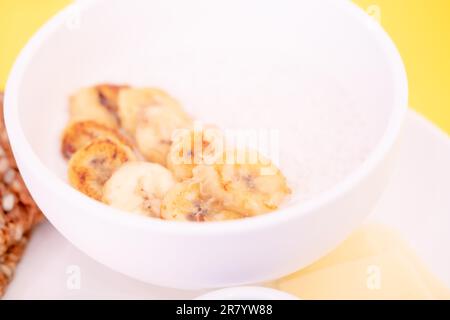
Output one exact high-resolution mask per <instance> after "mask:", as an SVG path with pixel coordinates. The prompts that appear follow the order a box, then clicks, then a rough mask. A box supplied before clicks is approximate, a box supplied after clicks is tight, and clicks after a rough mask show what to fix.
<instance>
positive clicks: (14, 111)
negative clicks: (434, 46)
mask: <svg viewBox="0 0 450 320" xmlns="http://www.w3.org/2000/svg"><path fill="white" fill-rule="evenodd" d="M102 1H106V0H91V1H78V2H76V3H73V4H70V5H69V6H67V7H66V8H64V9H63V10H61V11H60V12H59V13H57V14H56V15H55V16H54V17H53V18H51V19H50V20H49V21H48V22H47V23H45V24H44V25H43V26H42V27H41V28H40V29H39V30H38V31H37V32H36V33H35V34H34V36H33V37H32V38H31V40H30V41H29V42H28V43H27V44H26V46H25V47H24V48H23V49H22V51H21V52H20V54H19V56H18V58H17V59H16V61H15V63H14V65H13V68H12V69H11V72H10V75H9V79H8V81H7V85H6V90H5V101H4V103H5V107H4V114H5V119H6V128H7V132H8V134H9V136H10V137H11V146H12V149H13V152H14V154H15V155H16V158H20V159H21V160H20V161H19V162H20V163H19V165H22V166H24V167H27V169H29V170H33V171H35V172H39V175H40V176H41V183H43V184H45V186H46V187H47V189H48V190H52V192H53V195H54V196H55V197H61V198H63V199H65V200H66V201H67V203H68V204H69V205H73V206H74V207H77V208H79V209H80V210H82V211H83V212H86V213H87V214H89V215H92V216H96V218H98V219H103V220H105V221H108V222H111V223H120V224H123V225H127V226H129V227H132V228H139V229H140V228H144V229H151V230H158V232H164V233H170V234H186V235H190V234H196V235H203V234H206V235H207V234H216V235H217V234H230V233H240V232H244V231H250V230H256V229H261V228H263V229H264V228H269V227H273V226H274V225H277V224H280V223H284V222H286V221H290V220H291V219H293V218H295V217H299V216H304V215H309V214H313V213H314V212H315V211H317V210H318V209H320V208H322V207H324V206H325V205H326V204H329V203H332V202H334V201H336V200H337V199H339V198H340V197H342V196H344V195H345V194H347V193H348V192H349V191H351V190H352V189H353V188H354V187H355V186H357V185H358V184H359V183H360V182H361V181H362V180H364V178H365V177H366V176H368V175H369V174H370V173H371V172H372V171H373V170H374V169H375V168H376V166H377V165H378V164H380V163H381V162H382V160H383V159H384V157H385V155H386V154H387V153H388V152H389V151H390V150H391V149H392V147H393V145H394V143H395V141H396V140H397V137H398V136H399V135H400V131H401V127H402V123H403V120H404V119H405V116H406V111H407V109H408V81H407V76H406V71H405V67H404V64H403V61H402V59H401V57H400V54H399V52H398V50H397V48H396V46H395V44H394V43H393V42H392V40H391V39H390V38H389V36H388V35H387V33H386V32H385V31H384V30H383V28H382V27H381V26H380V24H379V23H378V22H377V21H375V19H373V18H372V17H370V16H369V15H367V14H366V13H364V11H363V10H362V9H360V8H359V7H358V6H357V5H356V4H354V3H352V2H350V1H331V2H327V5H334V6H336V7H338V8H339V9H340V10H341V11H342V12H344V13H345V14H347V15H348V16H349V17H351V18H353V19H355V20H356V21H357V22H358V23H360V24H361V26H362V27H364V28H366V29H367V31H368V33H369V34H371V35H372V36H373V37H374V41H377V42H378V44H379V46H380V49H381V50H382V52H383V55H384V56H385V57H386V59H387V62H388V64H389V66H390V68H391V70H392V73H393V82H394V89H393V91H394V93H395V97H394V103H393V108H392V112H391V115H390V118H389V121H388V123H387V126H386V129H385V130H384V133H383V135H382V137H381V138H380V139H379V141H378V142H377V145H376V146H375V147H374V148H373V149H372V150H371V151H370V153H369V154H368V156H367V159H366V160H365V161H364V162H363V163H362V164H360V165H359V167H357V168H356V169H355V170H353V171H352V172H351V173H350V174H348V175H347V176H345V177H344V178H343V179H342V180H341V181H339V182H337V183H336V184H335V185H334V186H332V187H331V188H329V189H327V190H325V191H323V192H321V193H319V194H318V195H317V196H314V197H312V198H311V199H308V200H305V202H302V203H300V204H298V205H292V206H289V207H285V208H280V209H278V210H276V211H275V212H273V213H269V214H264V215H260V216H256V217H251V218H248V219H238V220H231V221H220V222H207V223H187V222H180V221H165V220H159V219H149V218H148V217H144V216H139V215H134V214H130V213H126V214H125V212H123V211H121V210H119V209H115V208H112V207H108V206H107V205H105V204H102V203H100V202H98V201H95V200H93V199H90V198H89V197H87V196H85V195H83V194H82V193H80V192H79V191H77V190H75V189H73V188H72V187H71V186H69V185H68V184H67V183H66V182H65V181H63V180H62V179H61V178H59V177H58V176H57V175H56V174H55V173H54V172H53V171H51V170H50V169H49V168H48V167H47V166H46V165H44V164H43V163H42V161H41V160H40V159H39V158H38V156H37V155H36V154H35V153H34V151H33V149H32V147H31V145H30V143H29V142H28V141H27V138H26V137H25V134H24V132H23V130H22V127H21V123H20V117H19V108H17V107H16V106H17V105H18V96H19V94H18V93H19V92H20V85H21V82H22V78H23V75H24V73H25V71H26V69H27V66H28V64H29V63H30V61H31V59H32V58H33V56H34V53H35V52H36V51H38V50H39V49H40V47H41V45H43V43H44V41H45V40H46V39H47V38H48V37H49V36H51V35H52V34H53V32H55V31H56V30H57V29H58V28H60V27H63V25H64V23H65V21H67V20H66V19H67V17H68V15H70V14H71V13H72V10H73V9H74V7H75V6H76V9H77V10H81V11H80V12H83V11H84V10H88V9H89V8H90V7H91V6H94V5H97V4H98V3H100V2H102ZM19 154H20V155H21V156H20V157H17V155H19ZM24 179H25V182H27V181H26V177H24ZM30 192H31V193H32V190H30ZM49 220H50V221H52V219H51V218H50V219H49Z"/></svg>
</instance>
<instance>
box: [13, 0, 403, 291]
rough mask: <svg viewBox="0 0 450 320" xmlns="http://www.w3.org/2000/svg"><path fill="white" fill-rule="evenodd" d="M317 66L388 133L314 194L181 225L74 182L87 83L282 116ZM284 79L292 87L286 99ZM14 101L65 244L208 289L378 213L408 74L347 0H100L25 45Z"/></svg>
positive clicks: (27, 167) (29, 172)
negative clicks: (71, 101)
mask: <svg viewBox="0 0 450 320" xmlns="http://www.w3.org/2000/svg"><path fill="white" fill-rule="evenodd" d="M267 74H270V76H267ZM261 75H266V76H263V77H262V76H261ZM317 75H327V76H330V75H332V76H333V77H334V78H336V79H338V81H339V83H340V85H341V86H344V87H346V88H348V89H349V90H351V91H352V92H353V99H354V101H353V102H354V103H355V104H357V105H358V106H360V107H361V108H363V109H362V110H364V111H367V112H371V113H373V114H374V118H373V121H374V123H377V124H379V125H378V128H379V132H377V135H378V136H379V139H378V140H377V143H376V145H375V147H373V149H372V150H371V151H370V154H369V156H368V157H367V159H366V160H365V161H364V162H363V163H362V164H361V165H360V166H359V167H358V168H357V169H356V170H355V171H354V172H352V173H351V174H349V175H348V176H347V177H346V178H345V179H344V180H342V181H341V182H339V183H337V184H336V185H335V186H334V187H333V188H331V189H328V190H327V191H325V192H323V193H322V194H320V195H318V196H316V197H313V198H312V199H310V200H308V201H305V202H302V203H293V204H291V205H289V206H286V207H285V208H283V209H281V210H279V211H278V212H276V213H273V214H267V215H264V216H260V217H256V218H251V219H246V220H241V221H231V222H222V223H206V224H195V223H177V222H167V221H159V220H154V219H149V218H145V217H140V216H135V215H130V214H127V213H124V212H121V211H118V210H115V209H112V208H109V207H107V206H105V205H103V204H101V203H99V202H96V201H94V200H91V199H89V198H87V197H85V196H84V195H82V194H81V193H79V192H77V191H76V190H74V189H72V188H71V187H70V186H69V185H68V184H67V182H66V171H65V170H66V164H65V163H64V161H63V160H62V158H61V156H60V154H59V136H60V132H61V129H62V128H63V127H64V125H65V123H66V121H67V97H68V95H69V94H70V93H71V92H73V91H74V90H76V89H77V88H79V87H81V86H84V85H89V84H92V83H96V82H101V81H107V82H119V83H121V82H126V83H131V84H133V85H157V86H161V87H163V88H165V89H167V90H168V91H169V92H172V93H174V95H175V96H177V97H179V98H180V99H181V100H182V101H183V103H184V104H185V105H186V108H187V109H188V110H190V111H193V112H194V113H197V114H198V113H200V114H201V115H202V116H203V115H204V116H205V117H206V118H207V119H208V120H210V119H213V120H220V118H221V117H223V119H224V120H228V122H229V121H233V120H236V121H238V120H239V118H238V117H236V114H234V113H233V112H231V111H233V110H234V111H236V108H242V107H243V106H246V105H248V106H250V105H253V106H254V104H255V103H256V104H257V105H258V108H259V110H261V111H265V112H269V113H270V112H272V111H273V112H281V113H282V114H283V116H284V117H286V119H288V118H292V117H299V116H300V115H299V114H297V113H296V109H295V107H294V106H295V105H296V104H298V101H297V99H301V98H302V97H303V96H304V95H307V94H308V92H304V90H303V92H301V91H302V90H300V89H301V86H302V84H305V83H308V82H309V79H310V78H311V77H316V78H317ZM316 80H317V79H316ZM253 83H256V84H257V85H252V84H253ZM316 83H317V84H318V85H319V86H320V79H319V81H316ZM283 88H288V89H289V90H288V92H289V94H288V95H286V96H282V97H281V98H283V97H284V98H286V99H287V100H286V101H284V102H283V103H280V100H279V99H280V95H278V94H277V93H279V92H283V91H282V89H283ZM296 88H298V89H299V90H298V92H297V90H296ZM300 92H301V93H300ZM327 98H328V96H327V95H326V94H325V95H324V96H323V99H324V100H323V101H324V102H325V103H336V101H333V100H331V99H328V100H327ZM337 102H339V101H337ZM5 105H6V106H5V116H6V121H7V129H8V133H9V135H10V139H11V143H12V147H13V150H14V154H15V156H16V159H17V163H18V165H19V168H20V170H21V172H22V175H23V177H24V180H25V182H26V184H27V186H28V187H29V189H30V192H31V193H32V195H33V197H34V199H35V200H36V202H37V203H38V205H39V206H40V207H41V209H42V210H43V212H44V213H45V215H46V216H47V218H48V220H50V222H51V223H52V224H53V225H54V226H55V227H56V228H57V229H58V230H59V231H60V232H61V233H62V234H63V235H64V236H65V237H67V239H69V240H70V241H71V242H72V243H73V244H75V245H76V246H77V247H78V248H79V249H81V250H82V251H83V252H85V253H86V254H88V255H89V256H91V257H92V258H94V259H96V260H97V261H99V262H101V263H103V264H105V265H107V266H109V267H111V268H112V269H114V270H117V271H119V272H122V273H124V274H127V275H129V276H131V277H134V278H137V279H141V280H143V281H146V282H149V283H153V284H157V285H161V286H168V287H176V288H186V289H194V288H212V287H222V286H232V285H241V284H248V283H257V282H262V281H266V280H271V279H275V278H278V277H281V276H283V275H286V274H288V273H291V272H293V271H295V270H297V269H299V268H301V267H303V266H305V265H307V264H309V263H311V262H312V261H314V260H315V259H317V258H319V257H320V256H322V255H324V254H325V253H326V252H328V251H329V250H331V249H332V248H333V247H334V246H336V245H337V244H338V243H339V241H341V240H342V239H343V238H344V237H345V236H346V235H348V234H349V232H350V231H351V230H352V229H354V228H355V227H356V226H357V225H358V224H359V223H360V222H361V221H362V220H363V219H364V217H365V216H366V215H367V214H369V213H370V209H371V208H372V207H373V205H374V203H375V201H376V199H377V198H378V196H379V194H380V193H381V191H382V190H383V187H384V185H385V180H386V178H387V176H388V174H389V168H390V164H391V162H392V158H393V157H392V155H393V150H394V149H395V148H394V145H395V142H396V140H397V138H398V136H399V132H400V128H401V123H402V121H403V117H404V115H405V111H406V109H407V81H406V76H405V71H404V68H403V64H402V61H401V59H400V57H399V55H398V53H397V51H396V49H395V47H394V45H393V44H392V42H391V41H390V39H389V38H388V37H387V36H386V34H385V33H384V32H383V31H382V29H381V27H380V26H379V25H378V24H377V23H376V22H375V21H374V20H372V18H370V17H369V16H367V15H366V14H365V13H364V12H362V11H361V10H359V9H358V8H356V6H354V5H353V4H351V3H350V2H347V1H318V0H314V1H297V0H290V1H289V0H283V1H276V2H275V1H261V0H248V1H240V0H228V1H215V0H191V1H183V0H178V1H176V0H165V1H156V0H154V1H153V0H151V1H144V0H142V1H136V0H135V1H116V0H108V1H106V0H103V1H100V0H98V1H97V0H92V1H80V2H79V3H77V5H76V6H72V7H69V8H67V9H66V10H64V11H62V12H61V13H59V14H58V15H57V16H55V17H54V18H53V19H52V20H50V21H49V22H48V23H47V24H46V25H45V26H44V27H42V29H41V30H40V31H39V32H38V33H37V34H36V35H35V36H34V37H33V39H32V40H31V41H30V42H29V43H28V44H27V46H26V47H25V48H24V50H23V51H22V53H21V54H20V56H19V58H18V59H17V61H16V64H15V66H14V67H13V70H12V72H11V75H10V78H9V81H8V84H7V88H6V98H5ZM226 108H230V113H228V114H224V112H223V110H224V109H226ZM220 110H222V111H221V112H220V113H219V111H220ZM218 114H220V116H219V117H218V116H217V115H218ZM216 118H219V119H216ZM281 125H282V124H281Z"/></svg>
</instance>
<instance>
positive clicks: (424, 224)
mask: <svg viewBox="0 0 450 320" xmlns="http://www.w3.org/2000/svg"><path fill="white" fill-rule="evenodd" d="M399 152H400V155H399V161H398V165H397V166H398V169H397V170H396V171H395V173H394V175H393V176H392V179H391V181H390V184H389V186H388V187H387V189H386V191H385V193H384V195H383V198H382V199H381V200H380V202H379V204H378V206H377V208H376V209H375V211H374V212H373V214H372V216H371V217H370V220H376V221H381V222H383V223H386V224H388V225H391V226H393V227H395V228H397V230H399V231H400V232H401V233H402V234H403V235H404V236H405V238H406V239H407V240H408V241H409V243H410V245H411V246H412V247H413V248H414V249H415V250H416V252H417V254H418V255H419V256H420V257H421V258H422V259H423V260H424V261H425V263H426V264H427V265H428V266H429V268H431V270H432V271H433V272H434V273H435V274H436V275H437V276H438V277H439V278H440V279H441V280H442V281H443V282H444V283H445V284H446V285H448V286H449V287H450V250H448V247H449V245H450V232H449V228H450V166H449V164H450V139H449V137H448V136H447V135H446V134H445V133H443V132H441V131H440V130H439V129H436V128H435V127H434V126H433V125H432V124H430V123H429V122H428V121H426V120H424V119H423V118H422V117H421V116H418V115H417V114H415V113H414V112H410V114H409V115H408V119H407V122H406V124H405V128H404V141H403V144H402V145H401V148H400V151H399ZM78 276H79V277H78ZM77 279H80V282H79V283H78V282H77ZM78 284H79V288H78ZM203 293H205V292H202V291H195V292H193V291H179V290H172V289H164V288H159V287H154V286H150V285H147V284H144V283H141V282H138V281H136V280H132V279H130V278H128V277H126V276H123V275H121V274H118V273H115V272H113V271H111V270H109V269H107V268H106V267H104V266H102V265H100V264H98V263H97V262H95V261H93V260H92V259H90V258H89V257H87V256H86V255H84V254H83V253H81V252H80V251H78V250H77V249H76V248H74V247H73V246H72V245H71V244H70V243H69V242H67V241H66V240H65V239H64V238H63V237H62V236H61V235H60V234H58V233H57V231H56V230H55V229H54V228H53V227H52V226H50V225H49V224H48V223H45V224H43V225H41V226H40V227H38V228H37V230H36V231H35V233H34V234H33V238H32V241H31V242H30V245H29V247H28V249H27V252H26V254H25V256H24V258H23V260H22V262H21V264H20V266H19V267H18V269H17V273H16V277H15V279H14V281H13V283H12V284H11V285H10V287H9V289H8V291H7V294H6V296H5V298H6V299H67V298H70V299H79V298H81V299H83V298H85V299H90V298H103V299H140V298H143V299H190V298H194V297H197V296H199V295H200V294H203Z"/></svg>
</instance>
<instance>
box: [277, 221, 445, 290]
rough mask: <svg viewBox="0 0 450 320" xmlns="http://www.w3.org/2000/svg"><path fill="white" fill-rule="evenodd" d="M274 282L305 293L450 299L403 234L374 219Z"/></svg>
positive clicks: (279, 287) (443, 287)
mask: <svg viewBox="0 0 450 320" xmlns="http://www.w3.org/2000/svg"><path fill="white" fill-rule="evenodd" d="M275 286H276V287H278V289H280V290H283V291H286V292H289V293H291V294H294V295H297V296H298V297H300V298H303V299H450V290H449V289H448V288H446V287H445V286H444V285H443V284H441V283H440V282H439V281H438V280H437V279H436V278H435V277H434V276H433V275H432V274H431V273H430V272H429V271H428V270H427V268H426V267H425V266H424V265H423V263H421V261H420V260H419V259H418V258H417V256H416V255H415V254H414V253H413V252H412V251H411V249H410V248H409V247H408V246H407V245H406V243H405V242H404V241H403V240H402V238H401V237H400V236H399V235H398V234H397V233H396V232H394V231H393V230H391V229H389V228H387V227H384V226H382V225H375V224H373V225H367V226H364V227H362V228H361V229H359V230H358V231H356V232H354V233H353V234H352V235H351V236H350V237H349V238H348V239H347V240H346V241H344V242H343V243H342V244H341V245H340V246H339V247H338V248H336V249H335V250H334V251H333V252H331V253H330V254H329V255H327V256H325V257H324V258H322V259H320V260H319V261H317V262H316V263H314V264H313V265H311V266H309V267H307V268H305V269H302V270H300V271H298V272H296V273H294V274H292V275H289V276H287V277H285V278H282V279H280V280H278V281H277V282H276V283H275Z"/></svg>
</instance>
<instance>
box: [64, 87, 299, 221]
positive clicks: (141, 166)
mask: <svg viewBox="0 0 450 320" xmlns="http://www.w3.org/2000/svg"><path fill="white" fill-rule="evenodd" d="M69 105H70V120H69V123H68V125H67V127H66V128H65V130H64V131H63V134H62V140H61V152H62V155H63V157H64V158H65V159H67V160H69V163H68V177H69V182H70V184H71V185H72V186H73V187H75V188H76V189H77V190H79V191H80V192H82V193H84V194H86V195H87V196H89V197H91V198H93V199H96V200H99V201H102V202H103V203H105V204H108V205H110V206H112V207H115V208H118V209H120V210H124V211H128V212H133V213H137V214H141V215H145V216H149V217H154V218H161V219H165V220H178V221H196V222H203V221H223V220H233V219H240V218H245V217H251V216H255V215H259V214H263V213H267V212H270V211H273V210H276V209H277V208H278V206H279V205H280V204H281V203H282V201H283V200H284V199H285V197H286V196H287V195H289V194H290V193H291V191H290V189H289V187H288V186H287V183H286V179H285V177H284V176H283V174H282V173H281V171H280V170H279V169H278V168H276V167H275V166H274V165H273V164H272V163H271V162H270V161H268V160H267V159H264V158H263V157H261V156H260V155H259V154H258V153H257V152H253V151H248V150H247V151H246V150H237V149H232V150H225V148H224V146H225V143H224V135H223V133H222V132H221V131H220V130H219V129H218V128H217V127H214V126H200V127H199V126H197V125H196V123H194V121H193V119H192V118H191V117H190V116H189V115H188V114H187V113H186V112H185V111H184V110H183V108H182V106H181V105H180V103H179V102H178V101H177V100H175V99H174V98H172V97H171V96H170V95H169V94H167V93H166V92H164V91H163V90H161V89H156V88H131V87H128V86H124V85H123V86H122V85H121V86H118V85H109V84H100V85H97V86H94V87H88V88H83V89H81V90H79V91H78V92H77V93H75V94H74V95H73V96H71V97H70V99H69ZM230 155H231V156H232V159H231V161H230V159H229V158H230ZM255 159H256V161H255Z"/></svg>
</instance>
